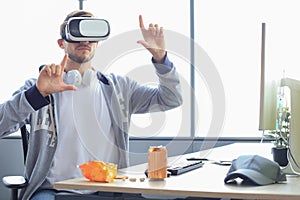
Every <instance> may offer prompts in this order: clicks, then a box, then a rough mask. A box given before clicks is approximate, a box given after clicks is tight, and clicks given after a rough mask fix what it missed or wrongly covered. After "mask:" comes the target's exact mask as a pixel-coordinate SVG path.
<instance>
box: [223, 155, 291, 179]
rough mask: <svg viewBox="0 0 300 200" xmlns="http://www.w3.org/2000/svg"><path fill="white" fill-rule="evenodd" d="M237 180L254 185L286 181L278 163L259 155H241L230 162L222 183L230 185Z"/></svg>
mask: <svg viewBox="0 0 300 200" xmlns="http://www.w3.org/2000/svg"><path fill="white" fill-rule="evenodd" d="M237 178H240V179H243V180H244V181H246V182H248V183H253V184H255V185H268V184H273V183H278V182H282V181H286V175H285V174H284V173H283V172H282V170H281V168H280V166H279V165H278V163H276V162H274V161H272V160H269V159H267V158H265V157H262V156H259V155H242V156H240V157H238V158H237V159H234V160H233V161H232V164H231V167H230V169H229V171H228V173H227V175H226V177H225V179H224V182H225V183H230V182H232V181H234V180H235V179H237Z"/></svg>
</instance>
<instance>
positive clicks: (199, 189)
mask: <svg viewBox="0 0 300 200" xmlns="http://www.w3.org/2000/svg"><path fill="white" fill-rule="evenodd" d="M270 152H271V146H270V144H248V143H238V144H233V145H228V146H224V147H218V148H214V149H212V150H206V151H201V152H197V153H192V154H187V155H183V156H180V157H176V158H175V157H174V158H169V159H170V160H171V161H172V160H174V159H185V158H187V157H196V156H199V155H200V156H205V157H207V158H209V159H213V160H232V159H234V158H237V157H238V156H239V155H245V154H259V155H262V156H265V157H267V158H270V157H271V153H270ZM146 166H147V165H146V164H142V165H136V166H132V167H129V168H125V169H120V170H119V172H118V174H123V175H127V176H129V177H135V178H137V181H136V182H131V181H129V180H125V181H123V180H116V181H115V182H114V183H97V182H90V181H88V180H87V179H85V178H78V179H71V180H65V181H61V182H57V183H56V184H55V188H57V189H80V190H99V191H107V192H125V193H143V194H155V195H168V196H169V195H173V196H193V197H213V198H247V199H272V200H275V199H280V200H282V199H289V200H290V199H297V200H298V199H300V189H299V188H300V177H296V176H288V177H287V182H286V183H281V184H272V185H267V186H245V185H230V184H224V178H225V176H226V174H227V172H228V170H229V166H221V165H217V164H213V163H212V162H206V163H205V165H204V166H203V167H202V168H199V169H196V170H193V171H190V172H187V173H184V174H181V175H179V176H171V177H170V178H166V179H164V180H149V179H146V180H145V181H144V182H140V181H139V178H140V177H145V175H144V170H145V168H146Z"/></svg>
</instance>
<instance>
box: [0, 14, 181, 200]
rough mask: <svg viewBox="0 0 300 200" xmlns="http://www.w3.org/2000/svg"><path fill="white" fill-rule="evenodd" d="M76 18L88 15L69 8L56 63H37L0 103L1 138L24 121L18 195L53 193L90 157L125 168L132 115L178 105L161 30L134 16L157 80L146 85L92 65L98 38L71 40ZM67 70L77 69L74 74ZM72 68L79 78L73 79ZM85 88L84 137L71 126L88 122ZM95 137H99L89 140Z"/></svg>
mask: <svg viewBox="0 0 300 200" xmlns="http://www.w3.org/2000/svg"><path fill="white" fill-rule="evenodd" d="M81 16H84V17H94V16H93V14H92V13H90V12H86V11H82V10H79V11H74V12H71V13H70V14H69V15H68V16H67V17H66V19H65V20H64V22H63V24H62V25H61V27H60V34H61V38H60V39H58V40H57V43H58V45H59V47H60V48H61V49H63V50H64V52H65V56H64V57H63V59H62V62H61V63H60V64H48V65H43V66H42V67H41V69H40V74H39V76H38V78H37V79H29V80H28V81H26V83H25V85H24V86H22V87H21V88H20V89H19V90H18V91H16V92H15V93H14V95H13V97H12V98H11V99H10V100H8V101H6V102H4V103H3V104H1V106H0V137H4V136H6V135H9V134H10V133H13V132H15V131H17V130H18V129H19V128H20V127H21V126H23V125H24V124H30V139H29V149H28V154H27V159H26V166H25V177H26V179H27V180H28V186H27V187H26V188H25V189H23V190H22V191H21V194H20V196H21V199H26V200H28V199H32V200H39V199H43V200H46V199H54V195H55V194H56V193H57V192H59V191H56V190H54V189H53V184H54V182H56V181H60V180H64V179H69V178H75V177H82V174H81V172H80V170H79V169H78V168H77V167H76V166H77V165H78V164H81V163H84V162H87V161H90V160H95V159H97V160H103V161H106V162H112V163H115V164H117V165H118V167H119V168H123V167H126V166H128V129H129V122H130V116H131V114H134V113H147V112H152V111H165V110H169V109H172V108H175V107H177V106H180V105H181V104H182V97H181V93H180V83H179V78H178V75H177V72H176V70H175V67H174V66H173V63H172V62H170V61H169V59H168V57H167V52H166V50H165V41H164V32H163V28H161V27H159V26H158V25H157V24H155V25H153V24H150V25H149V28H148V29H146V28H145V27H144V23H143V19H142V16H139V22H140V28H141V32H142V35H143V37H144V40H139V41H138V43H140V44H141V45H143V46H144V47H145V48H146V49H147V50H149V52H150V53H151V54H152V62H153V64H154V67H155V69H156V72H157V75H158V77H159V86H158V87H157V88H150V87H149V88H148V87H145V86H141V85H139V84H138V83H137V82H135V81H133V80H130V79H129V78H124V77H120V76H117V75H114V74H107V75H104V74H102V73H101V72H99V71H95V69H94V67H93V66H92V58H93V57H94V53H95V49H96V48H97V46H98V42H89V41H82V42H72V41H69V40H68V39H67V38H66V33H65V26H66V23H67V21H68V19H69V18H71V17H81ZM120 45H122V44H120ZM100 56H101V55H100ZM74 72H76V73H77V74H76V73H75V78H74ZM78 72H79V76H80V78H82V81H79V82H78V81H77V82H76V81H75V82H74V80H73V79H76V76H78ZM70 77H71V78H70ZM77 78H78V77H77ZM90 83H93V84H90ZM95 83H96V84H95ZM91 91H92V93H93V95H92V96H93V98H94V99H95V101H96V103H95V110H94V113H90V116H91V117H92V116H94V114H95V116H96V118H97V123H99V124H98V125H99V126H98V127H99V130H97V131H96V133H95V135H92V136H91V137H89V136H86V135H85V134H88V133H85V132H82V131H81V129H78V127H79V124H80V126H82V125H86V127H87V128H88V127H89V126H90V124H89V123H88V119H81V118H80V114H81V113H77V110H76V106H78V105H79V107H80V108H81V105H82V106H86V105H85V104H84V103H85V102H86V101H87V99H86V98H84V97H85V94H90V93H91ZM86 92H87V93H86ZM78 94H79V95H78ZM80 94H81V95H80ZM76 95H77V96H76ZM74 102H79V104H76V103H74ZM81 102H82V104H80V103H81ZM81 110H82V112H85V110H84V109H81ZM74 113H75V114H74ZM82 115H83V116H81V117H82V118H84V116H85V115H84V114H83V113H82ZM78 117H79V119H78ZM82 121H83V122H82ZM84 122H86V123H84ZM89 134H90V133H89ZM99 136H101V138H103V139H100V140H95V139H94V137H95V138H97V137H99ZM81 192H82V193H89V192H91V191H81Z"/></svg>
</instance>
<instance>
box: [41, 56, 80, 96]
mask: <svg viewBox="0 0 300 200" xmlns="http://www.w3.org/2000/svg"><path fill="white" fill-rule="evenodd" d="M67 60H68V55H67V54H65V56H64V58H63V60H62V61H61V63H60V64H58V65H57V64H50V65H45V66H44V67H43V69H42V70H41V71H40V74H39V77H38V80H37V82H36V87H37V89H38V90H39V91H40V93H41V94H42V95H43V96H44V97H45V96H48V95H49V94H53V93H56V92H62V91H65V90H76V89H77V88H76V87H75V86H74V85H70V84H65V83H64V82H63V73H64V68H65V66H66V64H67Z"/></svg>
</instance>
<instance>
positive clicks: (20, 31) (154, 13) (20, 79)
mask: <svg viewBox="0 0 300 200" xmlns="http://www.w3.org/2000/svg"><path fill="white" fill-rule="evenodd" d="M76 9H79V1H78V0H64V1H61V0H51V1H50V0H48V1H39V0H28V1H22V0H14V1H9V2H7V3H6V5H5V9H4V10H3V11H2V12H1V13H0V17H1V19H3V20H1V21H2V26H3V27H5V28H2V29H1V30H2V31H1V32H0V37H1V38H2V41H1V42H2V48H3V51H2V56H3V57H4V59H2V61H3V63H2V70H3V71H4V72H5V73H0V78H1V80H2V83H3V84H5V87H2V89H1V93H0V101H1V102H3V101H5V100H6V99H8V98H10V96H11V94H12V92H14V91H15V90H17V89H18V88H19V87H20V86H21V85H23V83H24V81H25V80H26V79H28V78H29V77H37V75H38V68H39V66H40V65H42V64H51V63H60V62H61V60H62V58H63V55H64V52H63V51H62V50H61V49H60V48H59V47H58V45H57V42H56V40H57V39H58V38H59V37H60V36H59V26H60V24H61V23H62V21H63V20H64V18H65V16H66V15H67V14H68V13H70V12H71V11H73V10H76ZM83 9H84V10H88V11H91V12H92V13H94V14H95V15H96V16H97V17H99V18H104V19H107V20H108V21H109V23H110V25H111V35H110V38H109V39H108V40H106V41H104V42H100V44H99V47H98V49H99V50H100V49H101V48H102V47H104V46H105V45H110V47H111V48H109V49H105V50H106V52H105V53H101V54H96V56H95V60H94V65H95V68H97V69H99V70H103V72H104V73H110V72H114V73H116V74H119V75H126V76H129V77H132V78H134V79H137V80H138V81H140V82H141V84H150V85H151V84H155V83H154V81H156V77H155V71H154V68H153V67H152V65H151V55H150V54H149V53H148V52H147V51H146V50H145V49H144V48H143V47H141V45H139V44H137V40H139V39H141V38H142V36H141V35H140V31H139V15H140V14H142V15H143V18H144V23H145V26H146V27H148V25H149V23H151V22H153V23H158V24H159V25H160V26H163V27H164V29H165V32H166V47H167V50H168V55H169V58H170V60H171V61H173V63H174V64H175V66H176V68H177V69H178V72H179V74H180V78H181V80H182V82H185V85H186V87H188V85H189V74H190V72H189V61H188V60H189V57H187V55H189V54H188V52H185V55H182V53H181V52H178V48H181V45H182V43H183V42H186V40H188V38H189V27H190V24H189V3H188V2H186V1H180V0H164V1H161V0H152V1H138V0H129V1H119V0H118V1H116V0H111V1H106V2H105V3H104V2H103V1H96V0H86V1H83ZM122 36H125V38H126V39H123V40H122V41H121V42H119V43H117V44H116V41H118V38H120V37H122ZM131 36H132V37H131ZM178 36H182V38H184V39H181V40H182V41H177V40H176V37H178ZM177 43H178V44H177ZM188 44H189V43H188V42H187V43H185V44H184V45H188ZM126 45H129V47H130V48H125V50H123V48H124V46H126ZM185 48H186V49H189V48H188V47H185ZM107 55H112V56H113V57H112V58H113V59H111V60H109V62H108V63H105V64H107V65H105V66H102V65H101V64H103V63H104V61H103V60H102V59H105V58H106V57H107ZM144 69H145V70H146V71H145V73H143V70H144ZM148 72H149V73H148ZM152 74H153V77H152V76H148V75H152ZM145 80H147V82H145ZM184 92H185V96H184V106H182V107H179V108H176V109H174V110H171V111H168V112H166V113H154V114H151V115H150V114H144V115H135V116H133V118H132V124H131V130H130V131H131V132H130V134H131V136H138V137H149V136H189V134H190V133H189V131H190V130H189V124H190V120H189V112H190V111H189V91H188V90H187V89H185V91H184ZM183 108H184V111H183Z"/></svg>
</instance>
